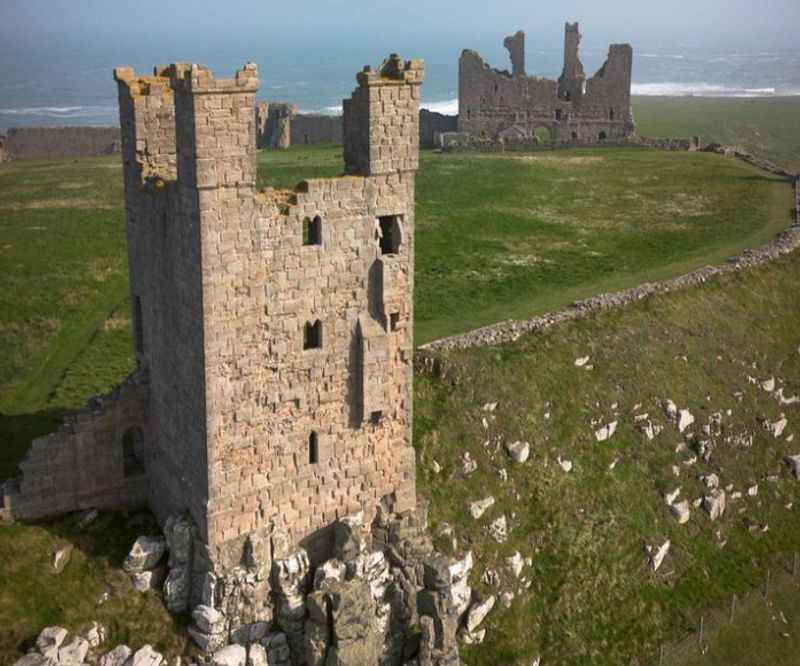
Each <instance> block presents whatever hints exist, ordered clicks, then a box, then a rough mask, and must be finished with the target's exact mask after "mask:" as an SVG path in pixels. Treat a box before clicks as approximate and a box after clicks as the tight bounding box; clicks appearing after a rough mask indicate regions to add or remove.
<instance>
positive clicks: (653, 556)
mask: <svg viewBox="0 0 800 666" xmlns="http://www.w3.org/2000/svg"><path fill="white" fill-rule="evenodd" d="M671 545H672V544H671V542H670V541H669V540H668V541H666V542H665V543H664V545H663V546H661V547H660V548H659V549H658V550H655V549H654V548H653V547H652V546H647V548H646V551H647V555H648V559H649V561H650V567H651V568H652V569H653V571H658V569H659V568H660V567H661V565H662V564H663V562H664V558H665V557H666V556H667V553H669V549H670V546H671ZM654 551H655V552H654Z"/></svg>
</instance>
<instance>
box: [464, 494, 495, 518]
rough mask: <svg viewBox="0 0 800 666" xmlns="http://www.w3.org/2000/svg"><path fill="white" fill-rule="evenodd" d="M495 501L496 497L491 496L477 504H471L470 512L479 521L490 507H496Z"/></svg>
mask: <svg viewBox="0 0 800 666" xmlns="http://www.w3.org/2000/svg"><path fill="white" fill-rule="evenodd" d="M494 501H495V500H494V497H491V496H490V497H487V498H486V499H482V500H478V501H477V502H471V503H470V505H469V512H470V514H471V515H472V517H473V518H474V519H475V520H478V518H480V517H481V516H482V515H483V514H484V513H486V511H487V510H488V509H489V508H490V507H492V506H494Z"/></svg>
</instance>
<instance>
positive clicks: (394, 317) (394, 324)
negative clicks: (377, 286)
mask: <svg viewBox="0 0 800 666" xmlns="http://www.w3.org/2000/svg"><path fill="white" fill-rule="evenodd" d="M399 326H400V313H399V312H392V314H390V315H389V328H390V329H391V330H393V331H396V330H397V328H398V327H399Z"/></svg>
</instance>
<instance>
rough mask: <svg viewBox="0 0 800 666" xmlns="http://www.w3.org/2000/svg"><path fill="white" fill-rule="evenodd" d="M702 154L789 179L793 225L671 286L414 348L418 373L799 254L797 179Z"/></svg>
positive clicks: (766, 166) (648, 286)
mask: <svg viewBox="0 0 800 666" xmlns="http://www.w3.org/2000/svg"><path fill="white" fill-rule="evenodd" d="M703 150H705V151H707V152H716V153H720V154H726V155H732V156H735V157H736V158H738V159H741V160H742V161H744V162H747V163H748V164H752V165H754V166H757V167H758V168H760V169H762V170H764V171H767V172H769V173H772V174H775V175H778V176H782V177H786V178H791V179H792V181H793V182H794V191H795V211H794V213H795V221H794V223H793V224H792V225H791V226H790V227H789V228H787V229H786V230H785V231H783V232H782V233H781V234H779V235H778V236H777V238H775V239H774V240H772V241H771V242H769V243H767V244H766V245H763V246H762V247H760V248H757V249H755V250H746V251H745V252H743V253H742V254H740V255H738V256H735V257H731V258H730V259H728V261H727V263H725V264H722V265H719V266H705V267H704V268H700V269H698V270H696V271H692V272H691V273H687V274H685V275H681V276H678V277H676V278H672V279H670V280H664V281H662V282H646V283H644V284H642V285H639V286H638V287H632V288H631V289H625V290H623V291H618V292H613V293H607V294H600V295H598V296H594V297H592V298H588V299H585V300H582V301H577V302H575V303H574V304H573V305H572V306H570V307H568V308H566V309H565V310H561V311H559V312H551V313H547V314H544V315H540V316H538V317H532V318H531V319H526V320H522V321H517V320H508V321H503V322H499V323H497V324H492V325H490V326H485V327H483V328H478V329H476V330H474V331H470V332H468V333H463V334H461V335H454V336H451V337H447V338H442V339H440V340H435V341H433V342H430V343H428V344H426V345H422V346H420V347H419V348H418V350H417V351H418V352H419V353H418V354H417V357H416V365H417V368H431V367H433V365H434V364H435V359H434V358H433V357H432V356H431V354H429V353H426V352H438V351H445V350H449V349H468V348H470V347H483V346H491V345H499V344H503V343H507V342H513V341H514V340H517V339H518V338H519V337H520V336H522V335H525V334H527V333H533V332H537V331H545V330H548V329H550V328H553V327H554V326H558V325H559V324H562V323H564V322H567V321H575V320H578V319H586V318H588V317H590V316H592V315H594V314H596V313H598V312H603V311H606V310H610V309H612V308H618V307H622V306H625V305H629V304H631V303H635V302H637V301H640V300H642V299H643V298H647V297H648V296H652V295H654V294H664V293H669V292H673V291H677V290H679V289H685V288H687V287H692V286H696V285H700V284H703V283H704V282H706V281H707V280H709V279H710V278H712V277H715V276H718V275H726V274H729V273H734V272H736V271H740V270H743V269H746V268H752V267H754V266H759V265H761V264H765V263H768V262H770V261H773V260H774V259H777V258H778V257H780V256H782V255H785V254H789V253H791V252H794V251H795V250H797V249H798V248H800V176H798V175H797V174H793V173H791V172H788V171H786V170H785V169H783V168H781V167H779V166H777V165H775V164H773V163H772V162H769V161H767V160H762V159H760V158H757V157H754V156H752V155H749V154H748V153H744V152H740V151H737V150H735V149H731V148H724V147H722V146H718V145H711V146H707V147H706V148H704V149H703Z"/></svg>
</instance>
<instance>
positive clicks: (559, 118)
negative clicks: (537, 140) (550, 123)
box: [556, 109, 561, 120]
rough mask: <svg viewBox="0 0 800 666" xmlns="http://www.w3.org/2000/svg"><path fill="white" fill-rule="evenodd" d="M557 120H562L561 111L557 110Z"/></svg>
mask: <svg viewBox="0 0 800 666" xmlns="http://www.w3.org/2000/svg"><path fill="white" fill-rule="evenodd" d="M556 120H561V109H556Z"/></svg>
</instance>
